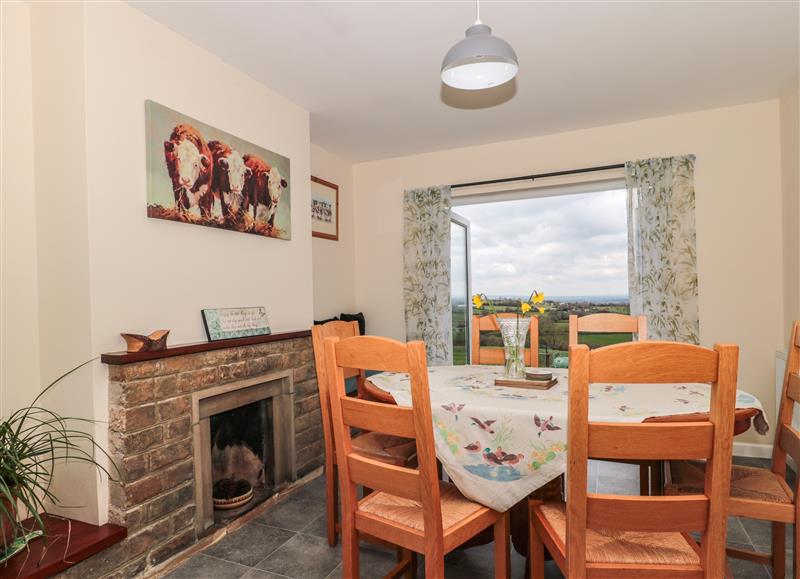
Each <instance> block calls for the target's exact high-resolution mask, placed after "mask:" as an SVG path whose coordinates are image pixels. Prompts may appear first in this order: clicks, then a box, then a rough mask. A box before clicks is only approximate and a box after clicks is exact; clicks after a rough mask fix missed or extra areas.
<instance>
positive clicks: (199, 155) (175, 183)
mask: <svg viewBox="0 0 800 579" xmlns="http://www.w3.org/2000/svg"><path fill="white" fill-rule="evenodd" d="M164 159H165V161H166V163H167V171H168V172H169V176H170V179H172V191H173V193H174V195H175V210H176V211H179V212H181V213H183V212H186V211H189V210H191V208H192V207H198V208H199V209H200V213H201V214H202V215H208V214H210V207H212V206H213V203H214V199H213V196H212V195H211V192H210V190H209V189H210V186H211V178H212V174H213V170H214V167H213V164H212V162H211V150H210V149H209V148H208V145H207V144H206V142H205V140H204V139H203V137H202V135H201V134H200V132H199V131H198V130H197V129H195V128H194V127H193V126H191V125H186V124H180V125H176V126H175V128H174V129H173V130H172V134H171V135H170V137H169V140H168V141H164ZM209 197H210V199H209Z"/></svg>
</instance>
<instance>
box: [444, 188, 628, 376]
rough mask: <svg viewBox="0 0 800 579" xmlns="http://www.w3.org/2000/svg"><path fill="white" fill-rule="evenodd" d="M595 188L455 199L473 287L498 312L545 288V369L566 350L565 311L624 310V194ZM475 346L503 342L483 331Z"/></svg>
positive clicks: (599, 338) (596, 340) (601, 339)
mask: <svg viewBox="0 0 800 579" xmlns="http://www.w3.org/2000/svg"><path fill="white" fill-rule="evenodd" d="M617 187H619V185H618V184H617ZM599 189H600V190H595V191H589V192H586V187H585V186H584V187H583V191H584V192H581V193H574V194H563V193H561V194H558V193H556V194H554V195H549V196H546V197H541V196H539V197H527V198H517V199H512V200H504V201H491V199H492V197H490V196H484V197H482V198H480V199H479V203H475V202H474V201H473V202H472V203H468V200H466V199H465V200H463V201H460V200H459V199H458V198H456V199H455V200H454V204H458V207H456V211H457V212H458V214H459V215H462V216H463V217H464V218H466V219H467V220H468V221H469V222H470V229H469V235H470V240H469V244H470V246H471V259H470V262H471V263H470V265H471V281H472V292H473V293H485V294H486V295H487V296H489V297H490V298H492V299H493V301H494V302H495V305H497V306H498V310H499V311H503V309H511V308H513V307H515V306H516V305H518V300H519V299H520V298H525V297H527V296H528V295H530V292H531V291H532V290H534V289H535V290H539V291H544V292H545V294H546V298H547V311H546V312H545V313H544V314H543V315H541V316H540V327H539V344H540V351H539V359H540V361H539V363H540V365H543V366H552V365H553V360H554V359H555V358H556V357H559V356H565V355H566V350H567V344H568V340H569V335H568V323H569V321H568V320H569V314H571V313H574V314H578V315H586V314H590V313H597V312H616V313H628V312H629V302H628V254H627V239H628V234H627V216H626V192H625V190H624V189H621V188H616V189H613V190H602V189H603V188H602V187H600V188H599ZM461 203H464V204H461ZM454 245H455V243H454ZM454 279H455V278H454ZM454 304H455V302H454ZM454 320H455V317H454ZM454 324H455V321H454ZM454 330H455V328H454ZM454 335H455V331H454ZM628 340H630V335H624V334H623V335H617V334H610V335H609V334H604V335H588V336H582V339H581V341H582V342H584V343H587V344H589V345H590V346H592V347H595V346H601V345H608V344H612V343H617V342H622V341H628ZM481 343H482V345H486V346H496V347H502V339H501V338H500V336H499V334H498V335H491V334H488V335H485V336H484V335H482V336H481Z"/></svg>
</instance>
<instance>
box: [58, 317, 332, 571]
mask: <svg viewBox="0 0 800 579" xmlns="http://www.w3.org/2000/svg"><path fill="white" fill-rule="evenodd" d="M309 334H310V332H307V331H306V332H293V333H288V334H284V335H280V334H276V335H272V336H269V337H261V340H264V339H268V340H269V341H263V342H261V343H248V342H252V341H257V340H258V338H245V339H240V340H230V341H228V342H229V343H230V346H228V345H227V344H226V343H225V342H213V343H209V344H198V345H193V346H183V347H176V348H170V349H169V350H167V351H165V352H154V353H147V354H144V357H149V356H158V357H157V358H155V359H147V360H143V361H131V360H137V355H136V354H133V355H125V354H108V355H104V356H103V361H105V362H107V363H108V364H109V367H108V368H109V375H108V379H109V447H110V454H111V455H112V457H113V458H114V460H115V462H116V463H117V464H118V465H119V469H120V478H121V481H120V483H119V484H116V483H112V484H111V490H110V505H111V506H110V514H109V520H110V522H113V523H117V524H120V525H123V526H125V527H127V529H128V537H127V539H125V540H124V541H123V542H121V543H119V544H117V545H115V546H113V547H111V548H110V549H108V550H106V551H103V552H101V553H99V554H98V555H96V556H94V557H92V558H90V559H88V560H87V561H85V562H83V563H81V564H79V565H77V566H75V567H73V568H72V569H70V570H69V571H68V572H66V573H65V576H68V577H81V579H86V578H89V577H105V576H112V577H135V576H140V575H143V574H147V573H148V572H149V571H150V570H151V569H153V568H154V567H156V566H158V565H160V564H161V563H163V562H164V561H166V560H167V559H169V558H170V557H172V556H173V555H175V554H176V553H178V552H180V551H182V550H184V549H187V548H189V547H190V546H191V545H193V544H194V543H196V542H197V541H198V540H199V539H200V538H201V537H200V536H198V532H197V530H196V527H197V525H196V522H197V521H196V517H197V516H199V515H198V513H197V509H196V503H195V472H194V468H195V458H194V448H193V446H194V445H193V441H192V435H193V432H192V428H193V427H192V394H195V393H197V392H199V391H202V390H204V389H208V388H214V387H217V386H220V385H222V384H228V383H231V382H235V381H239V380H243V379H248V378H254V377H259V376H262V375H263V376H266V377H269V376H272V375H274V374H275V373H276V372H280V371H284V372H283V374H284V375H286V372H285V371H286V370H290V373H289V374H290V375H291V378H292V386H293V392H294V432H295V444H294V446H295V455H294V467H295V469H296V477H297V478H300V477H302V476H304V475H306V474H308V473H310V472H312V471H314V470H315V469H317V468H319V467H321V466H322V465H323V463H324V445H323V442H322V420H321V416H320V409H319V396H318V393H317V383H316V378H315V371H314V355H313V350H312V346H311V338H310V335H309ZM243 343H244V344H245V345H242V344H243ZM234 344H236V345H234ZM212 348H213V349H212ZM198 349H209V351H198V352H196V353H186V352H193V351H195V350H198ZM139 359H141V358H139ZM290 484H291V483H290ZM287 488H288V487H287ZM201 534H202V533H201Z"/></svg>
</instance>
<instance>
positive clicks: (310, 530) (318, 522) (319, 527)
mask: <svg viewBox="0 0 800 579" xmlns="http://www.w3.org/2000/svg"><path fill="white" fill-rule="evenodd" d="M302 532H303V533H304V534H306V535H314V536H315V537H324V538H325V539H327V537H328V514H327V513H322V514H321V515H320V516H318V517H317V518H316V519H314V520H313V521H311V522H310V523H308V525H306V526H305V527H303V529H302Z"/></svg>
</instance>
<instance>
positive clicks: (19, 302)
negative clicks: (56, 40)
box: [0, 2, 39, 416]
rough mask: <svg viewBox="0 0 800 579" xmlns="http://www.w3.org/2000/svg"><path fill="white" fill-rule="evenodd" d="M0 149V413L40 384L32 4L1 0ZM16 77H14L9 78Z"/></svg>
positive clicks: (11, 408)
mask: <svg viewBox="0 0 800 579" xmlns="http://www.w3.org/2000/svg"><path fill="white" fill-rule="evenodd" d="M0 15H1V16H2V17H1V18H0V20H2V63H1V64H0V85H2V87H0V88H1V89H2V113H0V114H2V119H3V121H2V122H3V130H2V155H0V178H2V191H3V192H4V194H3V195H2V197H0V217H1V218H2V224H0V228H1V230H0V236H1V237H0V245H1V248H0V276H1V277H2V280H0V283H1V284H2V297H1V298H0V299H1V300H2V302H0V416H8V415H9V414H10V413H11V412H13V411H14V410H16V409H17V408H19V407H21V406H23V405H24V404H26V403H28V402H30V401H31V398H32V397H33V396H35V392H36V390H37V387H38V385H39V307H38V297H37V296H38V293H37V283H36V273H37V261H36V230H35V229H34V228H32V227H30V224H31V223H34V222H35V220H36V204H35V200H36V197H35V188H34V187H35V180H34V168H33V89H32V79H31V43H30V35H31V6H30V4H29V3H27V2H26V3H22V2H3V3H0ZM8 79H14V82H8Z"/></svg>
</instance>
